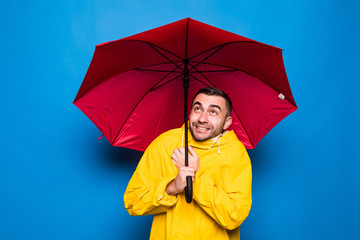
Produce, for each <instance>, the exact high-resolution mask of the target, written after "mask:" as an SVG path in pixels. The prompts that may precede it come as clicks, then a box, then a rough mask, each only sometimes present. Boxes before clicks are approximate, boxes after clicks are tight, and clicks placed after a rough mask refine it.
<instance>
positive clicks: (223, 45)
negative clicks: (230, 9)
mask: <svg viewBox="0 0 360 240" xmlns="http://www.w3.org/2000/svg"><path fill="white" fill-rule="evenodd" d="M241 42H247V43H253V44H260V45H263V46H268V47H272V48H277V49H279V50H282V49H281V48H278V47H274V46H271V45H268V44H265V43H260V42H256V41H255V42H254V41H233V42H227V43H223V44H220V45H217V46H215V47H212V48H209V49H206V50H205V51H203V52H201V53H198V54H196V55H195V56H192V57H191V58H190V59H192V58H196V57H198V56H200V55H202V54H204V53H206V52H209V51H211V50H213V49H215V48H218V47H225V46H226V45H229V44H233V43H241Z"/></svg>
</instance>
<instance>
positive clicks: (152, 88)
mask: <svg viewBox="0 0 360 240" xmlns="http://www.w3.org/2000/svg"><path fill="white" fill-rule="evenodd" d="M170 74H171V72H169V73H168V74H166V76H164V77H163V78H161V79H160V80H159V81H158V82H156V83H155V84H154V85H153V86H152V87H151V88H150V90H149V91H147V92H146V93H145V94H144V95H143V96H142V97H141V98H140V100H139V101H138V102H137V103H136V105H135V106H134V107H133V109H132V110H131V112H130V114H129V115H128V116H127V118H126V119H125V121H124V123H123V125H122V126H121V127H120V129H119V131H118V133H117V134H116V135H115V138H114V140H113V142H112V145H114V144H115V141H116V139H117V137H118V136H119V134H120V132H121V130H122V129H123V127H124V125H125V123H126V122H127V120H128V119H129V117H130V116H131V114H132V113H133V112H134V110H135V109H136V108H137V106H138V105H139V104H140V102H141V101H142V100H143V99H144V97H145V96H146V95H147V94H148V93H150V92H151V91H153V90H154V89H156V88H158V87H156V88H154V87H155V86H156V85H157V84H159V83H160V82H161V81H162V80H164V79H165V78H167V77H168V76H169V75H170ZM172 80H173V79H172ZM162 85H163V84H162ZM162 85H160V86H162Z"/></svg>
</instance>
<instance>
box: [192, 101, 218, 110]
mask: <svg viewBox="0 0 360 240" xmlns="http://www.w3.org/2000/svg"><path fill="white" fill-rule="evenodd" d="M195 105H200V106H201V107H202V104H201V102H194V104H193V106H195ZM210 107H213V108H218V109H219V110H220V112H221V107H220V106H218V105H216V104H211V105H210Z"/></svg>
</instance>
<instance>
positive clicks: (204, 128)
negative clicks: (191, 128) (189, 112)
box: [195, 125, 210, 131]
mask: <svg viewBox="0 0 360 240" xmlns="http://www.w3.org/2000/svg"><path fill="white" fill-rule="evenodd" d="M195 128H196V129H198V130H200V131H207V130H210V128H206V127H203V126H197V125H195Z"/></svg>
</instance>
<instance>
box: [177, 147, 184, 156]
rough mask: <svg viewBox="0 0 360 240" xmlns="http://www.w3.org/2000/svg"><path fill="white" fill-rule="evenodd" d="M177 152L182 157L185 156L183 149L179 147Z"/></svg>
mask: <svg viewBox="0 0 360 240" xmlns="http://www.w3.org/2000/svg"><path fill="white" fill-rule="evenodd" d="M178 150H179V153H180V154H181V155H182V156H183V155H185V148H184V147H179V148H178Z"/></svg>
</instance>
